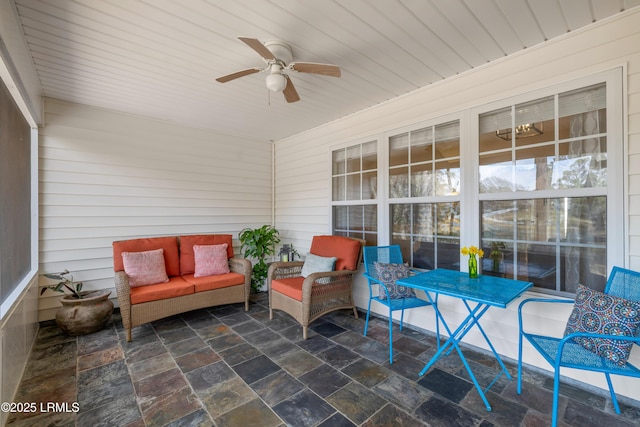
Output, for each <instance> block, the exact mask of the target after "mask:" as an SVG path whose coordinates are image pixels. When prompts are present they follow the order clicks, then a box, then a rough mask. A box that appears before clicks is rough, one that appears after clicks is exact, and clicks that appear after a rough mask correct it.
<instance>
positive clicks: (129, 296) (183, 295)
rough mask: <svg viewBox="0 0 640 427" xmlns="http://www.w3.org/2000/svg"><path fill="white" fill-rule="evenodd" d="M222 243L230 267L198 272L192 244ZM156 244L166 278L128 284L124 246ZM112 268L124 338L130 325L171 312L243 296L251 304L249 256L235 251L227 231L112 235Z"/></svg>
mask: <svg viewBox="0 0 640 427" xmlns="http://www.w3.org/2000/svg"><path fill="white" fill-rule="evenodd" d="M223 243H226V244H227V257H228V259H229V273H223V274H217V275H213V276H206V277H196V276H195V275H194V272H195V256H194V245H220V244H223ZM157 249H163V255H164V265H165V269H166V273H167V276H168V279H169V280H168V281H166V282H163V283H155V284H150V285H145V286H135V287H132V286H130V283H129V277H128V276H127V273H125V267H124V262H123V255H122V254H123V252H128V253H132V252H145V251H153V250H157ZM223 250H224V249H223ZM158 256H159V255H158ZM223 259H224V258H223ZM223 262H224V261H223ZM113 269H114V271H115V277H114V279H115V286H116V293H117V296H118V303H119V304H120V314H121V316H122V324H123V325H124V328H125V330H126V332H127V341H131V328H133V327H134V326H138V325H142V324H145V323H148V322H152V321H154V320H158V319H162V318H165V317H169V316H173V315H175V314H179V313H184V312H187V311H191V310H195V309H199V308H205V307H211V306H216V305H223V304H231V303H241V302H244V304H245V311H248V310H249V294H250V291H251V262H250V261H249V260H247V259H244V258H234V257H233V245H232V237H231V235H230V234H199V235H188V236H169V237H151V238H140V239H132V240H121V241H116V242H113Z"/></svg>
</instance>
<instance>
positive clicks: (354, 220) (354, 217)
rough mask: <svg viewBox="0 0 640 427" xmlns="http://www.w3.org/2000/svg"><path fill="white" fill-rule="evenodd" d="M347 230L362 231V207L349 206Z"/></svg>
mask: <svg viewBox="0 0 640 427" xmlns="http://www.w3.org/2000/svg"><path fill="white" fill-rule="evenodd" d="M349 230H350V231H356V230H357V231H363V230H364V217H363V214H362V205H359V206H349Z"/></svg>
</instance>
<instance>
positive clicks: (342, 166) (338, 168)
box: [332, 150, 347, 175]
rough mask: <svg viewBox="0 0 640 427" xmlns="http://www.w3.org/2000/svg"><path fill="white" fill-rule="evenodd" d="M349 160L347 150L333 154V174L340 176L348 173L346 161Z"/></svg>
mask: <svg viewBox="0 0 640 427" xmlns="http://www.w3.org/2000/svg"><path fill="white" fill-rule="evenodd" d="M346 158H347V152H346V150H336V151H334V152H333V153H332V173H333V175H338V174H341V173H345V171H346V163H345V160H346Z"/></svg>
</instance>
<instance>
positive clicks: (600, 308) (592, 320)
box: [564, 285, 640, 366]
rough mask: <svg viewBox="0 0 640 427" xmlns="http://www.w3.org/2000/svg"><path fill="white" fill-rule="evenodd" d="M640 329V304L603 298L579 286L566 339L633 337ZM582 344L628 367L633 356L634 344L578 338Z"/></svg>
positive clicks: (614, 298) (565, 333)
mask: <svg viewBox="0 0 640 427" xmlns="http://www.w3.org/2000/svg"><path fill="white" fill-rule="evenodd" d="M639 325H640V303H638V302H635V301H629V300H626V299H623V298H619V297H615V296H611V295H607V294H603V293H602V292H598V291H594V290H593V289H590V288H587V287H586V286H583V285H578V291H577V292H576V301H575V304H574V306H573V311H572V312H571V316H570V317H569V321H568V322H567V327H566V329H565V331H564V335H565V336H567V335H569V334H572V333H574V332H589V333H594V334H604V335H619V336H627V337H633V336H636V334H637V333H638V326H639ZM574 341H576V342H577V343H578V344H580V345H581V346H583V347H584V348H586V349H587V350H589V351H592V352H594V353H596V354H598V355H599V356H601V357H604V358H605V359H607V360H609V361H611V362H613V363H615V364H616V365H619V366H624V365H625V364H626V363H627V359H628V358H629V353H631V347H632V346H633V342H632V341H619V340H611V339H605V338H586V337H579V338H574Z"/></svg>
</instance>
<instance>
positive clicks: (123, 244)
mask: <svg viewBox="0 0 640 427" xmlns="http://www.w3.org/2000/svg"><path fill="white" fill-rule="evenodd" d="M154 249H164V254H163V255H164V265H165V268H166V270H167V276H169V277H171V276H179V275H180V257H179V253H178V240H177V239H176V237H175V236H173V237H149V238H143V239H132V240H120V241H117V242H113V270H114V271H124V263H123V262H122V252H144V251H151V250H154Z"/></svg>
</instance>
